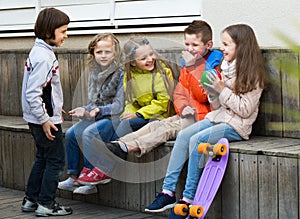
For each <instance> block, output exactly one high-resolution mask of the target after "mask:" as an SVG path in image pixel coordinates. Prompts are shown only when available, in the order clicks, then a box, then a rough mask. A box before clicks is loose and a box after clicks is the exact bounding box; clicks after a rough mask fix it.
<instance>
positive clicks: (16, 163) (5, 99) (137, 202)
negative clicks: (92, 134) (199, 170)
mask: <svg viewBox="0 0 300 219" xmlns="http://www.w3.org/2000/svg"><path fill="white" fill-rule="evenodd" d="M262 52H263V54H264V57H265V60H266V62H267V64H268V66H269V76H270V82H271V83H270V84H269V86H268V88H267V89H266V90H265V91H264V93H263V95H262V98H261V105H260V111H259V115H258V118H257V121H256V122H255V124H254V128H253V136H252V137H251V139H250V140H249V141H242V142H237V143H232V144H231V151H230V158H229V164H228V168H227V172H226V175H225V178H224V181H223V183H222V187H221V189H220V190H219V192H218V195H217V197H216V199H215V200H214V202H213V206H212V208H211V210H210V212H209V214H208V217H209V218H299V217H300V210H299V209H300V207H299V206H300V204H299V198H300V197H299V193H300V191H299V190H300V188H299V184H300V183H299V182H300V178H299V177H300V169H299V165H300V162H299V148H300V147H299V142H300V139H299V136H300V120H299V108H300V98H299V96H300V94H299V87H300V83H299V81H300V73H299V71H300V66H299V54H298V53H297V54H295V53H293V52H291V51H288V50H273V49H269V50H262ZM160 53H161V54H162V55H163V56H165V57H166V58H167V59H168V60H171V61H172V62H173V64H175V65H174V66H176V63H179V62H180V59H181V58H180V54H181V53H180V51H178V50H165V51H160ZM56 54H57V57H58V59H59V63H60V73H61V81H62V86H63V93H64V100H65V101H64V108H65V109H66V110H69V109H71V108H73V107H74V106H80V105H82V103H85V101H86V96H85V95H84V94H85V93H86V91H87V88H86V78H87V74H86V60H87V52H86V51H83V50H58V51H57V52H56ZM27 55H28V51H27V50H12V51H0V63H1V65H0V115H3V116H0V186H4V187H9V188H15V189H20V190H24V189H25V186H26V181H27V178H28V174H29V171H30V169H31V165H32V162H33V161H34V155H35V145H34V142H33V139H32V136H31V135H30V133H29V130H28V127H27V125H26V123H25V122H24V121H23V119H22V118H21V115H22V108H21V96H20V95H21V84H22V77H23V75H22V72H23V68H24V62H25V59H26V57H27ZM292 66H293V67H294V68H293V69H291V67H292ZM292 70H293V71H292ZM289 72H291V73H289ZM177 74H178V72H177ZM80 82H82V83H80ZM68 120H70V119H68ZM70 125H72V122H71V121H66V122H65V123H64V125H63V127H64V131H65V130H66V128H67V127H70ZM273 136H274V137H273ZM172 146H173V142H172V141H170V142H167V143H166V144H164V145H162V146H160V147H157V148H156V149H155V150H153V151H152V152H151V153H149V154H147V155H145V156H143V157H142V158H140V159H138V158H136V157H134V156H133V155H132V156H129V160H131V161H133V162H140V163H143V162H144V163H147V162H151V161H154V160H158V159H160V158H163V157H166V156H169V155H170V152H171V150H172ZM166 160H167V159H166ZM165 171H166V167H162V166H160V167H159V168H157V167H155V165H153V170H151V171H150V172H149V174H154V176H161V178H159V177H157V178H155V179H156V180H154V181H151V182H145V183H124V182H120V181H118V180H112V182H111V183H109V184H107V185H102V186H98V190H99V192H98V193H97V194H94V195H88V196H83V195H73V194H72V193H71V192H60V191H58V195H59V196H62V197H67V198H72V199H80V200H84V201H87V202H93V203H97V204H101V205H108V206H112V207H119V208H125V209H130V210H136V211H143V210H144V208H145V207H146V206H147V205H148V204H149V203H150V202H152V200H153V199H154V197H155V195H156V192H160V190H161V185H162V182H163V179H162V178H163V176H164V173H165ZM185 171H186V170H185ZM185 171H183V173H182V176H181V177H180V181H179V183H178V186H177V188H178V189H177V195H180V194H181V192H182V189H183V187H184V183H185ZM136 174H138V173H136ZM66 177H67V176H66V174H65V172H64V174H63V176H62V179H65V178H66ZM178 198H179V197H178ZM164 214H167V213H164Z"/></svg>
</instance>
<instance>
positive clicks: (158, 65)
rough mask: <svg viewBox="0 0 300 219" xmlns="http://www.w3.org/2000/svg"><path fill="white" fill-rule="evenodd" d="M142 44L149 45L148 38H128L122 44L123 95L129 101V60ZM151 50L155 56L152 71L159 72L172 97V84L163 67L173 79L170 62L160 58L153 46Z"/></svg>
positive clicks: (130, 98)
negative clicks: (124, 83)
mask: <svg viewBox="0 0 300 219" xmlns="http://www.w3.org/2000/svg"><path fill="white" fill-rule="evenodd" d="M143 45H150V43H149V41H148V39H146V38H144V37H142V38H130V40H128V41H127V42H126V43H125V44H124V49H123V51H124V56H125V64H124V68H125V74H126V84H127V85H126V90H125V95H126V98H127V100H129V101H130V102H132V85H131V79H132V76H131V71H130V68H131V64H130V63H131V61H133V60H135V52H136V49H137V48H138V47H140V46H143ZM150 46H151V45H150ZM151 48H152V47H151ZM152 50H153V52H154V54H155V57H156V61H155V66H154V70H153V73H154V72H159V73H160V75H161V77H162V79H163V81H164V84H165V87H166V89H167V91H168V94H169V96H170V98H172V97H173V85H172V84H173V83H172V82H171V81H170V79H169V77H168V76H167V74H166V71H165V69H164V67H167V68H170V69H171V72H172V76H173V79H175V77H174V72H173V70H172V68H171V66H170V64H169V63H168V62H167V61H166V60H164V59H162V57H160V56H159V54H158V53H157V52H156V51H155V50H154V49H153V48H152ZM152 83H154V80H152ZM152 86H153V84H152Z"/></svg>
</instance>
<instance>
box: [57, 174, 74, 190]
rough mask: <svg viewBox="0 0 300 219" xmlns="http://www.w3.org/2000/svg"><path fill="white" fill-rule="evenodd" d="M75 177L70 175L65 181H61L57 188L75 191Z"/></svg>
mask: <svg viewBox="0 0 300 219" xmlns="http://www.w3.org/2000/svg"><path fill="white" fill-rule="evenodd" d="M73 182H74V179H73V178H71V177H69V178H68V179H66V180H65V181H62V182H59V183H58V186H57V188H59V189H61V190H67V191H71V192H73V191H74V190H75V189H76V188H77V187H76V186H74V184H73Z"/></svg>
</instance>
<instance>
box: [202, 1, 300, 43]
mask: <svg viewBox="0 0 300 219" xmlns="http://www.w3.org/2000/svg"><path fill="white" fill-rule="evenodd" d="M202 5H203V11H202V14H203V18H204V19H205V20H207V21H208V22H209V23H210V24H211V25H212V26H213V27H214V30H215V38H214V39H215V45H216V46H218V45H220V31H221V30H222V29H223V28H224V27H226V26H227V25H230V24H234V23H246V24H249V25H251V26H252V27H253V29H254V30H255V32H256V35H257V38H258V41H259V44H260V46H261V47H265V48H286V47H287V45H286V44H285V43H284V42H283V41H281V40H280V39H279V38H278V37H277V36H276V34H275V33H274V32H275V31H281V32H282V33H284V34H285V35H288V36H289V37H290V38H291V39H292V40H293V41H294V42H295V43H297V44H298V45H300V18H299V15H300V1H299V0H226V1H224V0H213V1H212V0H202Z"/></svg>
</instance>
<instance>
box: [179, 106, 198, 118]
mask: <svg viewBox="0 0 300 219" xmlns="http://www.w3.org/2000/svg"><path fill="white" fill-rule="evenodd" d="M194 114H195V108H192V107H190V106H186V107H184V109H183V110H182V112H181V115H182V116H183V117H184V116H187V115H194Z"/></svg>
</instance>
